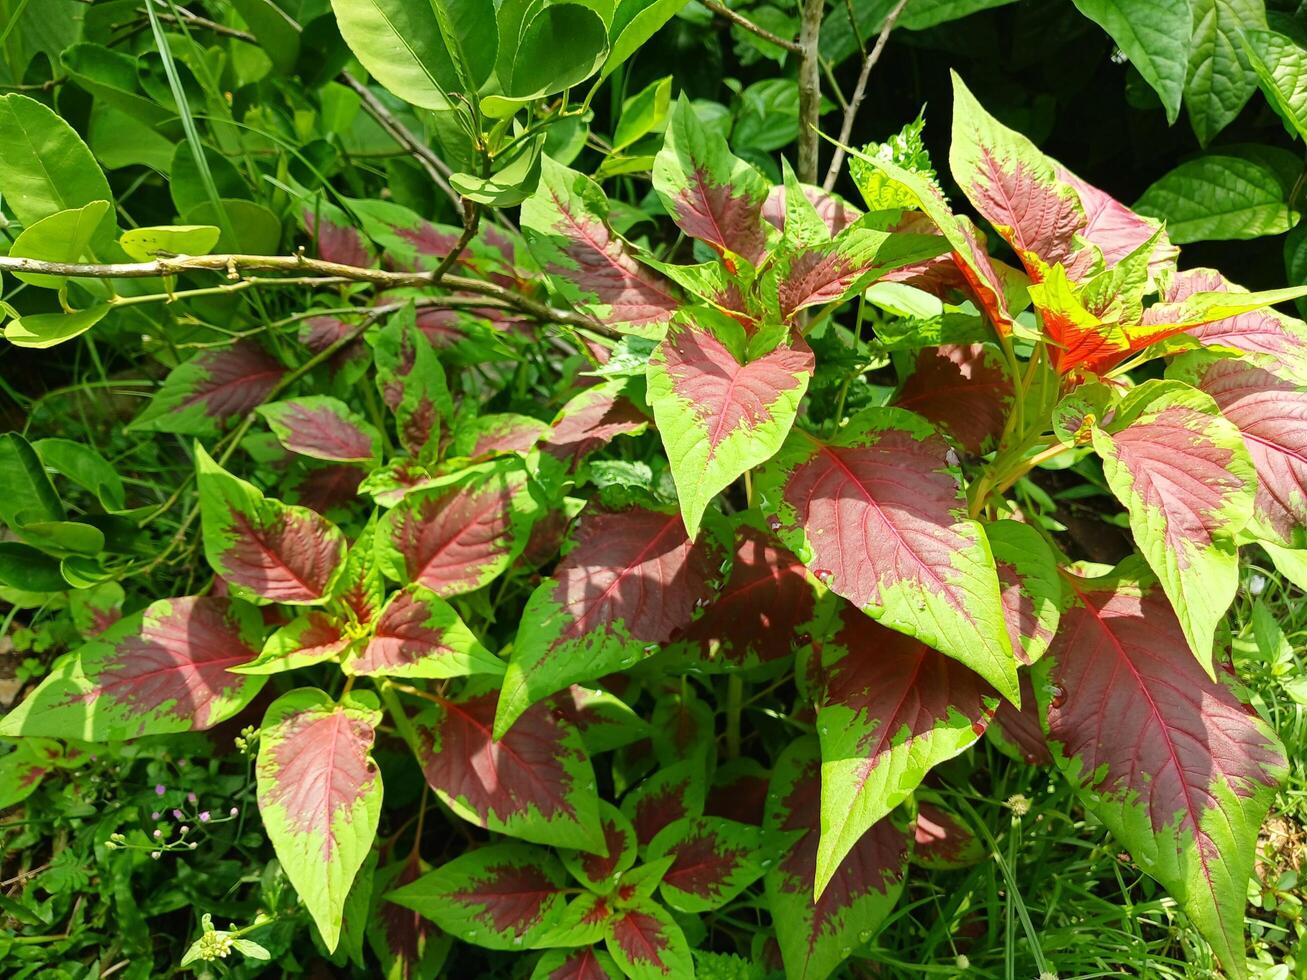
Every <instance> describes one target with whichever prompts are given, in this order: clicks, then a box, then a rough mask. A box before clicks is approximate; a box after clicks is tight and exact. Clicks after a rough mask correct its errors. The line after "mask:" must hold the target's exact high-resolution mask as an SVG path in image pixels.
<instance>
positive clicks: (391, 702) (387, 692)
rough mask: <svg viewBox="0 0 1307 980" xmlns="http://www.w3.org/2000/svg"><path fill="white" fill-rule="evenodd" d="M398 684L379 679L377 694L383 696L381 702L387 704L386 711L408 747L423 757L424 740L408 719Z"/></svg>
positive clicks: (416, 755)
mask: <svg viewBox="0 0 1307 980" xmlns="http://www.w3.org/2000/svg"><path fill="white" fill-rule="evenodd" d="M395 688H396V685H394V684H392V683H391V682H390V681H388V680H386V679H385V678H380V679H379V680H378V681H377V694H378V695H379V696H380V697H381V703H382V704H384V705H385V706H386V713H387V714H389V715H390V717H391V718H392V719H393V720H394V722H395V728H397V729H398V730H399V734H400V735H401V736H402V737H403V739H404V741H405V742H407V743H408V747H409V748H410V749H411V750H412V751H413V755H414V756H415V757H417V758H418V759H421V758H422V742H421V740H420V739H419V738H418V735H417V732H416V731H414V730H413V723H412V722H410V721H409V720H408V712H406V711H405V710H404V704H403V702H401V701H400V700H399V697H398V696H397V695H396V694H395Z"/></svg>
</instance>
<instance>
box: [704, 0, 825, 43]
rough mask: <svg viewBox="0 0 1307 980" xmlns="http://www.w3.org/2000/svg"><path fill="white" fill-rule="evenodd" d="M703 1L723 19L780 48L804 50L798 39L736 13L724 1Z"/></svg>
mask: <svg viewBox="0 0 1307 980" xmlns="http://www.w3.org/2000/svg"><path fill="white" fill-rule="evenodd" d="M701 2H702V3H703V5H704V6H705V7H707V8H708V9H709V10H711V11H712V12H713V13H714V14H716V15H717V16H718V17H721V18H722V19H723V20H729V21H730V22H731V23H732V24H735V25H736V26H738V27H743V28H744V29H745V30H746V31H748V32H750V33H751V34H756V35H757V36H758V37H760V38H762V39H763V40H764V41H766V42H768V43H769V44H774V45H776V46H777V47H778V48H784V49H785V50H786V51H789V52H791V53H792V54H800V53H802V51H803V49H802V48H801V47H800V46H799V43H798V42H797V41H787V40H786V39H785V38H783V37H780V36H779V35H776V34H773V33H772V32H771V31H769V30H767V28H765V27H762V26H761V25H759V24H755V23H754V22H753V21H751V20H749V18H748V17H745V16H744V15H743V14H740V13H736V12H735V11H734V10H732V9H731V8H730V7H728V6H726V4H724V3H718V2H717V0H701Z"/></svg>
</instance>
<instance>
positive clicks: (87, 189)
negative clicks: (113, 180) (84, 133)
mask: <svg viewBox="0 0 1307 980" xmlns="http://www.w3.org/2000/svg"><path fill="white" fill-rule="evenodd" d="M0 146H3V147H4V148H5V152H4V157H3V159H0V194H3V195H4V199H5V204H6V206H7V208H8V210H9V211H10V212H11V213H12V214H13V215H14V217H16V218H18V220H19V221H21V222H22V223H23V224H24V225H33V224H35V223H36V222H38V221H40V220H41V219H42V218H46V217H49V216H50V215H52V214H55V213H56V212H58V211H67V210H69V209H71V208H80V207H83V206H84V205H87V204H90V203H91V202H92V201H112V200H113V199H114V198H113V192H112V191H111V190H110V189H109V182H108V181H107V180H105V177H104V172H103V171H101V170H100V166H99V164H97V163H96V162H95V157H93V156H92V155H91V151H90V150H89V149H87V147H86V144H85V143H83V142H82V138H81V137H80V136H78V135H77V133H76V132H75V131H74V130H73V128H72V127H71V126H69V125H68V123H66V122H64V121H63V120H62V119H60V118H59V117H58V116H57V115H55V113H54V112H52V111H51V110H50V109H48V108H46V107H45V106H44V105H42V104H41V103H40V102H37V101H36V100H34V99H29V98H28V97H27V96H25V95H18V94H17V93H11V94H9V95H6V96H4V97H3V98H0ZM112 229H113V216H112V211H111V212H110V213H109V214H107V215H105V218H104V225H103V227H102V228H101V229H100V234H102V235H104V236H106V237H107V236H108V235H109V234H111V233H112Z"/></svg>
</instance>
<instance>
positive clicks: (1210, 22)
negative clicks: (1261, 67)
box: [1184, 0, 1266, 146]
mask: <svg viewBox="0 0 1307 980" xmlns="http://www.w3.org/2000/svg"><path fill="white" fill-rule="evenodd" d="M1190 7H1191V9H1192V11H1193V40H1192V43H1191V44H1190V46H1189V78H1188V81H1187V82H1186V84H1185V92H1184V98H1185V105H1186V106H1187V107H1188V109H1189V122H1190V124H1191V125H1192V126H1193V129H1194V134H1195V135H1196V136H1197V137H1198V142H1199V143H1201V144H1202V145H1203V146H1206V145H1207V144H1208V143H1210V142H1211V141H1212V140H1213V139H1214V138H1215V137H1216V135H1217V134H1218V133H1219V132H1220V131H1221V130H1223V129H1224V128H1225V127H1226V126H1227V125H1228V124H1229V123H1230V122H1231V121H1232V120H1233V119H1234V117H1235V116H1237V115H1238V114H1239V110H1240V109H1242V108H1243V106H1244V103H1245V102H1247V101H1248V99H1249V97H1250V96H1251V95H1252V94H1253V92H1254V90H1256V88H1257V76H1256V74H1255V73H1254V72H1253V70H1252V68H1251V67H1250V66H1249V64H1248V54H1247V51H1246V50H1245V48H1244V44H1243V40H1242V38H1241V37H1240V35H1241V34H1242V33H1243V32H1244V31H1248V30H1265V28H1266V5H1265V3H1264V2H1263V0H1190Z"/></svg>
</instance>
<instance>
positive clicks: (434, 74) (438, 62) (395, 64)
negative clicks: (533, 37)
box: [331, 0, 499, 110]
mask: <svg viewBox="0 0 1307 980" xmlns="http://www.w3.org/2000/svg"><path fill="white" fill-rule="evenodd" d="M331 7H332V10H334V11H335V12H336V22H337V23H338V24H339V26H340V33H341V36H342V37H344V39H345V43H346V44H348V45H349V46H350V49H351V50H352V51H353V52H354V55H355V56H356V57H357V58H358V59H359V61H361V62H362V63H363V66H364V67H365V68H367V70H368V71H369V72H370V73H371V74H372V75H373V76H375V77H376V79H377V81H379V82H380V83H381V84H382V85H384V86H386V88H388V89H390V91H392V92H394V93H395V94H396V95H398V96H399V97H400V98H401V99H403V100H405V101H406V102H411V103H412V104H413V105H416V106H421V107H422V108H424V109H437V110H440V109H453V108H457V107H458V106H459V105H461V104H462V103H461V102H459V101H457V100H455V99H453V98H451V94H453V93H461V94H463V95H466V96H469V97H471V96H472V95H474V93H472V92H468V91H466V86H465V85H464V84H463V83H462V82H461V81H460V79H459V72H458V68H457V66H456V64H455V61H454V56H453V55H452V54H451V52H450V50H449V48H448V47H447V46H446V43H445V40H444V37H443V36H442V32H441V26H440V19H441V17H442V15H443V16H445V17H446V19H447V23H448V24H449V25H450V26H451V27H452V30H453V32H454V34H455V35H456V36H457V37H458V38H459V39H460V41H461V45H462V51H463V55H464V57H465V59H466V64H467V67H468V70H469V71H470V73H471V82H472V84H473V85H476V86H480V85H481V84H482V83H484V82H485V81H486V79H487V78H489V77H490V73H491V71H492V69H493V67H494V64H495V55H496V52H497V50H498V46H499V40H498V30H497V28H496V25H495V18H494V17H491V16H489V10H488V8H487V7H486V6H485V4H484V3H483V2H481V0H332V3H331Z"/></svg>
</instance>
